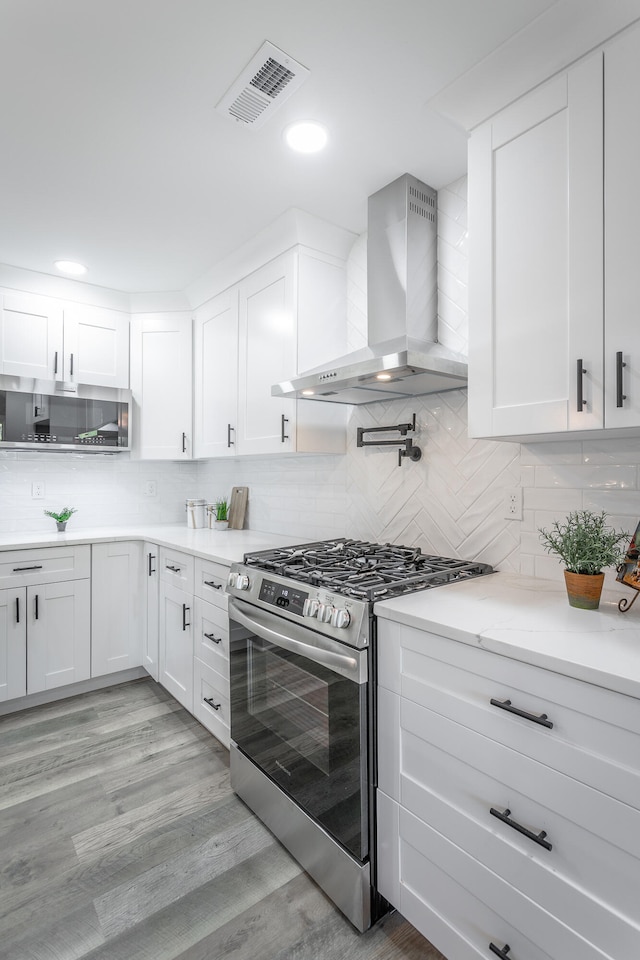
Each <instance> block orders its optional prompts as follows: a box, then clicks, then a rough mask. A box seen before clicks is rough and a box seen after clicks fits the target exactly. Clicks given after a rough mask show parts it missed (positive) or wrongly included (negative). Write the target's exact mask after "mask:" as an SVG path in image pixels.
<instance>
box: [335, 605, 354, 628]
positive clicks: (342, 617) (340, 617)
mask: <svg viewBox="0 0 640 960" xmlns="http://www.w3.org/2000/svg"><path fill="white" fill-rule="evenodd" d="M350 623H351V617H350V616H349V611H348V610H340V609H334V611H333V613H332V614H331V626H332V627H338V629H340V630H343V629H344V628H345V627H348V626H349V624H350Z"/></svg>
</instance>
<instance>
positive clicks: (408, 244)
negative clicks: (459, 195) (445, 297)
mask: <svg viewBox="0 0 640 960" xmlns="http://www.w3.org/2000/svg"><path fill="white" fill-rule="evenodd" d="M436 200H437V194H436V191H435V190H433V189H432V188H431V187H428V186H427V185H426V184H424V183H422V182H421V181H420V180H417V179H416V178H415V177H412V176H410V175H409V174H405V175H404V176H402V177H400V178H399V179H398V180H394V181H393V183H390V184H388V185H387V186H386V187H383V188H382V190H379V191H378V192H377V193H374V194H373V195H372V196H371V197H369V211H368V219H369V224H368V236H367V301H368V303H367V312H368V321H367V323H368V344H369V345H368V346H367V347H364V348H363V349H362V350H358V351H356V352H354V353H350V354H347V355H346V356H344V357H340V358H339V359H337V360H335V361H334V362H333V363H332V365H331V367H326V366H323V367H318V368H316V369H314V370H309V371H307V372H306V373H303V374H300V375H299V376H296V377H294V378H293V379H292V380H287V381H285V382H283V383H278V384H276V385H275V386H273V387H272V388H271V393H272V395H273V396H274V397H304V398H308V399H312V400H324V401H329V402H333V403H356V404H361V403H373V402H374V401H378V400H392V399H395V398H397V399H401V398H403V397H404V398H406V397H417V396H421V395H423V394H427V393H440V392H442V391H444V390H457V389H459V388H460V387H465V386H466V385H467V362H466V358H465V357H463V356H461V355H459V354H456V353H452V352H451V351H450V350H447V349H446V348H445V347H443V346H442V344H440V343H438V342H437V336H438V315H437V309H438V284H437V273H438V269H437V203H436Z"/></svg>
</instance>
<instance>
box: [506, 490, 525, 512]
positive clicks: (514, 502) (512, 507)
mask: <svg viewBox="0 0 640 960" xmlns="http://www.w3.org/2000/svg"><path fill="white" fill-rule="evenodd" d="M504 518H505V520H522V487H510V488H509V489H508V490H505V492H504Z"/></svg>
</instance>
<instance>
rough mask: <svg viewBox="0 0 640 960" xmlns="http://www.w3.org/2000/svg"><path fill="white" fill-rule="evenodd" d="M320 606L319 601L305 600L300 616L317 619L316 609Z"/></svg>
mask: <svg viewBox="0 0 640 960" xmlns="http://www.w3.org/2000/svg"><path fill="white" fill-rule="evenodd" d="M319 606H320V601H319V600H309V598H307V599H306V600H305V602H304V604H303V607H302V616H303V617H317V616H318V607H319Z"/></svg>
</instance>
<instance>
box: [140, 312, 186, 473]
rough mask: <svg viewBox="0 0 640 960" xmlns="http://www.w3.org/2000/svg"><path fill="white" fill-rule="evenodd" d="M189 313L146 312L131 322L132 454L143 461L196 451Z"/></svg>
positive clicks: (176, 457) (180, 457) (183, 455)
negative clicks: (193, 426) (194, 446)
mask: <svg viewBox="0 0 640 960" xmlns="http://www.w3.org/2000/svg"><path fill="white" fill-rule="evenodd" d="M191 361H192V358H191V317H190V316H188V315H186V314H175V315H171V314H162V315H155V314H145V315H142V316H138V317H134V319H133V320H132V323H131V389H132V391H133V403H134V424H133V436H134V440H133V449H134V453H135V454H136V455H137V456H138V457H140V458H141V459H143V460H190V459H191V455H192V436H191V420H192V394H191V391H192V375H191Z"/></svg>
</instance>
